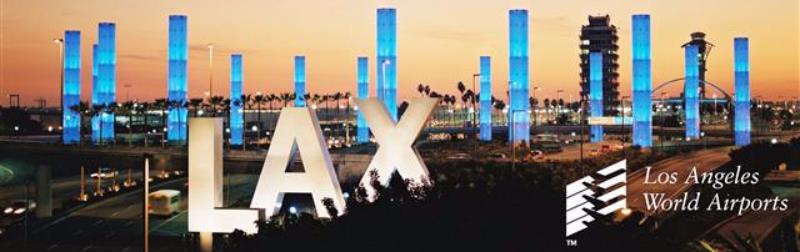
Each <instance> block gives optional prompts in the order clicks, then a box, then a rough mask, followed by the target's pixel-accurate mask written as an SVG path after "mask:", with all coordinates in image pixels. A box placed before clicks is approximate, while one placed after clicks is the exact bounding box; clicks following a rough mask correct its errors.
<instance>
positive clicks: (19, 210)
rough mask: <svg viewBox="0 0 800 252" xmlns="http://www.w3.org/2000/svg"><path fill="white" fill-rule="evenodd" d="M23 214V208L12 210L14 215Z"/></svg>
mask: <svg viewBox="0 0 800 252" xmlns="http://www.w3.org/2000/svg"><path fill="white" fill-rule="evenodd" d="M24 212H25V208H19V209H17V210H14V214H22V213H24Z"/></svg>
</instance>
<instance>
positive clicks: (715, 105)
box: [711, 94, 717, 116]
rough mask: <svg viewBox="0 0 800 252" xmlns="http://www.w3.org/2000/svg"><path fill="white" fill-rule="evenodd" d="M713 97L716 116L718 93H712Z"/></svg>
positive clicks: (715, 114)
mask: <svg viewBox="0 0 800 252" xmlns="http://www.w3.org/2000/svg"><path fill="white" fill-rule="evenodd" d="M711 98H712V99H714V116H717V94H712V95H711Z"/></svg>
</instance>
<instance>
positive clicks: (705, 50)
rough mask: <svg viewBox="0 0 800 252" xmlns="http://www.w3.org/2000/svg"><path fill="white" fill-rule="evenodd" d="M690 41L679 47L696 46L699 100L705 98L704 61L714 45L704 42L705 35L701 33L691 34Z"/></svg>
mask: <svg viewBox="0 0 800 252" xmlns="http://www.w3.org/2000/svg"><path fill="white" fill-rule="evenodd" d="M691 37H692V40H690V41H689V42H686V43H685V44H683V45H682V46H681V47H686V46H689V45H694V46H697V51H698V54H697V57H698V64H697V67H698V68H699V69H698V73H699V77H700V78H699V79H700V99H701V100H702V99H705V98H706V84H705V80H706V70H707V69H706V60H707V59H708V55H709V54H711V48H714V44H711V43H709V42H708V41H706V34H705V33H703V32H693V33H692V34H691Z"/></svg>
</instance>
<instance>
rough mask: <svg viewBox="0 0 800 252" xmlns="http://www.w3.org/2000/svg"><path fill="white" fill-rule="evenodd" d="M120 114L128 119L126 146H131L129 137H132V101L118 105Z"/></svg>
mask: <svg viewBox="0 0 800 252" xmlns="http://www.w3.org/2000/svg"><path fill="white" fill-rule="evenodd" d="M117 112H119V113H120V114H125V115H126V116H127V117H128V122H127V125H125V127H126V128H128V136H127V138H128V146H132V145H133V142H131V137H132V136H133V128H132V126H133V112H134V103H133V101H126V102H123V103H122V104H120V106H119V108H118V111H117Z"/></svg>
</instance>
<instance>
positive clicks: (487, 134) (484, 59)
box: [478, 56, 492, 141]
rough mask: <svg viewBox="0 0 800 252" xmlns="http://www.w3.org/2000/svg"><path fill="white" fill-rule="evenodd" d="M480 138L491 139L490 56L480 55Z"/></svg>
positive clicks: (483, 139)
mask: <svg viewBox="0 0 800 252" xmlns="http://www.w3.org/2000/svg"><path fill="white" fill-rule="evenodd" d="M480 64H481V72H480V73H481V92H480V97H478V98H479V99H480V100H479V102H480V106H481V107H480V125H481V132H480V138H481V140H482V141H492V58H491V57H489V56H481V59H480Z"/></svg>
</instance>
